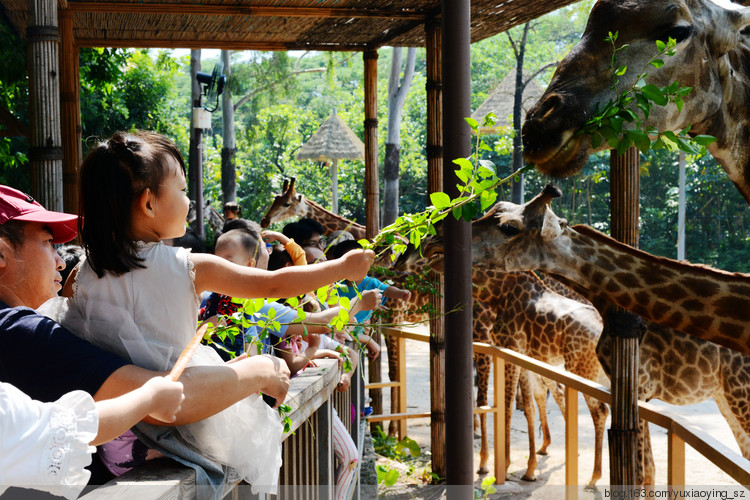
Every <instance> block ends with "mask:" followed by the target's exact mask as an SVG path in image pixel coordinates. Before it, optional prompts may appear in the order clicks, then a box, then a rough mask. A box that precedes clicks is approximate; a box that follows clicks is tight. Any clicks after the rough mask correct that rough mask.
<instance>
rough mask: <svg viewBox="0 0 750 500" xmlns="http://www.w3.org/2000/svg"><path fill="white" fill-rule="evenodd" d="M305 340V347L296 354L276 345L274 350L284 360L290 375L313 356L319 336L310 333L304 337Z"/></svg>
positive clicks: (318, 342)
mask: <svg viewBox="0 0 750 500" xmlns="http://www.w3.org/2000/svg"><path fill="white" fill-rule="evenodd" d="M305 341H306V342H307V347H306V348H305V350H304V351H303V352H302V353H300V354H299V355H297V356H295V355H294V354H293V353H292V350H291V349H289V348H286V347H284V348H281V347H278V346H277V347H276V350H277V351H278V352H279V355H280V357H281V359H283V360H284V361H285V362H286V364H287V366H288V367H289V371H290V372H291V374H292V375H294V374H295V373H297V372H299V371H300V370H301V369H303V368H304V367H306V366H307V365H308V363H310V360H311V359H313V358H314V357H315V352H316V351H317V349H318V346H319V345H320V336H319V335H315V334H310V335H308V336H307V337H305Z"/></svg>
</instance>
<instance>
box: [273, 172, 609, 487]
mask: <svg viewBox="0 0 750 500" xmlns="http://www.w3.org/2000/svg"><path fill="white" fill-rule="evenodd" d="M303 199H304V198H303V196H302V195H298V194H297V193H296V192H295V190H294V179H292V181H291V182H290V183H287V182H286V181H285V183H284V189H283V193H282V194H280V195H277V196H276V198H275V200H274V203H273V205H272V206H271V208H270V209H269V210H268V212H267V214H266V216H264V218H263V220H264V221H266V220H268V221H269V222H268V224H270V223H271V222H280V221H283V220H286V218H288V217H294V216H296V215H301V214H303V213H305V212H304V210H303V209H300V208H299V207H298V206H297V205H299V204H301V203H302V200H303ZM274 207H277V208H274ZM278 207H283V210H282V208H278ZM318 207H319V205H318ZM319 210H321V211H322V212H327V211H326V210H325V209H323V208H322V207H320V208H319ZM328 214H330V212H328V213H327V214H321V215H323V218H325V219H326V220H330V221H332V222H334V221H337V222H338V224H340V225H339V226H335V225H329V226H326V230H327V231H328V230H330V231H331V232H332V231H336V230H339V229H344V228H346V227H350V225H351V223H350V221H348V220H346V219H344V218H343V217H339V216H334V217H335V218H334V217H328ZM330 215H333V214H330ZM311 216H314V217H317V216H315V215H311ZM404 262H405V261H404ZM393 268H394V271H396V272H398V273H400V278H399V276H393V275H389V277H390V278H393V279H394V280H396V281H400V282H403V277H404V276H406V275H412V276H416V275H420V274H421V273H422V271H423V268H421V267H418V266H412V267H410V268H408V269H404V268H399V267H398V264H395V265H394V266H393ZM513 277H514V276H511V275H509V276H504V277H503V278H502V280H503V283H504V284H505V285H506V287H507V288H509V289H512V288H513ZM517 278H518V280H519V281H518V286H524V285H525V284H528V283H530V282H531V283H534V284H535V287H534V288H533V293H530V294H529V295H530V296H537V295H538V294H539V289H538V288H537V287H538V280H529V278H528V277H527V276H524V275H523V274H519V275H518V276H517ZM477 281H478V283H482V287H481V290H483V291H482V292H478V293H481V297H477V300H476V301H475V303H474V317H475V328H474V330H473V331H474V333H473V340H474V341H475V342H486V343H490V344H495V345H504V344H500V343H498V340H497V338H496V337H493V332H494V330H495V323H496V322H497V320H498V314H497V311H500V310H504V309H505V308H506V306H509V304H510V303H509V301H507V299H505V298H503V296H502V294H500V293H499V292H497V293H495V294H494V296H493V293H492V292H490V290H495V289H496V288H495V284H490V281H489V278H488V277H487V276H477ZM522 282H523V283H522ZM490 285H491V286H490ZM412 288H413V289H412V299H411V301H410V304H408V306H406V305H405V307H395V308H392V309H391V310H390V311H389V317H390V319H389V321H390V322H391V323H394V324H404V323H413V322H422V321H425V320H427V319H428V313H427V311H426V309H425V306H427V305H428V304H429V294H428V293H429V292H426V291H423V290H421V289H420V287H412ZM476 289H477V290H480V288H479V287H478V286H477V288H476ZM571 293H572V292H571ZM499 301H504V302H503V303H502V304H498V302H499ZM532 303H533V301H532V300H531V299H529V302H528V303H527V304H526V305H525V307H533V306H530V305H529V304H532ZM518 309H524V305H519V306H518ZM535 314H540V313H539V311H537V310H531V309H529V310H528V311H527V312H526V318H527V320H528V321H527V323H528V324H530V325H535V327H536V328H537V329H538V330H539V331H541V328H540V326H541V325H543V324H546V323H547V319H546V318H537V317H535V316H534V315H535ZM545 314H546V311H545ZM576 314H578V313H574V314H573V316H575V315H576ZM506 320H507V319H506ZM594 323H595V322H594ZM509 324H513V325H516V324H518V323H517V321H516V322H514V321H513V320H509ZM597 328H598V330H597ZM520 331H521V330H518V331H517V332H516V333H517V334H519V332H520ZM600 331H601V325H598V326H594V327H593V328H592V331H591V335H592V336H594V335H595V336H598V335H599V333H600ZM385 341H386V349H387V352H388V374H389V377H390V378H391V380H393V379H394V378H395V377H396V368H397V367H396V358H395V352H396V350H395V345H393V344H394V342H393V341H392V339H390V338H389V337H387V336H386V338H385ZM595 343H596V340H595V339H594V340H593V344H587V346H588V347H590V346H591V345H594V346H595ZM592 352H593V351H592ZM583 357H587V358H588V359H590V360H595V356H594V355H593V354H587V355H585V356H583ZM476 361H477V405H478V406H485V405H487V403H488V397H487V394H488V386H489V373H490V359H489V356H487V355H482V354H479V355H477V356H476ZM581 364H583V363H581ZM591 371H592V373H593V370H591ZM511 375H513V376H511ZM584 376H585V375H584ZM591 376H592V377H593V376H594V375H591ZM513 378H515V380H516V382H520V383H521V387H522V393H523V394H524V395H525V396H526V397H524V398H523V411H524V414H525V416H526V420H527V423H528V426H529V462H528V464H527V470H526V472H525V474H524V479H528V480H531V479H533V473H534V470H535V469H536V465H537V461H536V453H539V454H546V449H547V447H548V446H549V443H550V441H551V438H550V432H549V426H548V425H547V421H546V419H547V415H546V401H545V400H544V394H545V393H544V392H542V391H540V390H538V389H540V384H539V382H538V381H537V380H536V379H535V378H534V377H530V376H529V375H527V372H526V371H525V370H523V371H522V373H516V374H513V373H511V372H510V371H509V372H508V373H507V374H506V394H510V399H508V398H507V396H506V405H510V401H511V400H512V399H513V394H514V393H515V387H514V388H513V393H511V392H510V390H509V389H508V384H509V383H510V381H511V380H513ZM595 380H596V378H595ZM516 385H517V384H516ZM545 385H548V386H549V385H550V384H545ZM550 388H551V389H552V393H553V395H554V396H555V400H556V402H557V403H558V405H560V407H561V408H562V404H563V402H562V394H561V392H560V391H559V390H557V388H556V387H552V386H550ZM532 396H533V400H534V401H536V403H537V406H538V408H539V413H540V421H541V423H542V432H543V443H542V446H541V448H540V449H539V451H538V452H537V451H536V449H535V448H536V446H535V439H534V436H535V429H534V410H533V406H532V404H531V401H532ZM397 401H398V393H396V392H395V391H391V408H395V407H396V405H397ZM607 411H608V410H607V409H606V406H604V407H603V409H602V408H597V409H596V410H595V413H596V417H594V413H592V418H594V422H595V427H596V428H597V429H599V430H600V432H599V433H598V434H597V439H596V441H597V442H598V443H599V444H598V446H597V448H596V449H597V450H598V454H597V457H598V458H597V459H596V460H595V470H594V473H593V474H592V479H591V481H590V484H593V483H594V482H595V481H596V480H598V479H599V478H600V477H601V448H602V446H601V442H602V439H603V433H604V421H605V420H606V417H607ZM601 415H603V417H602V416H601ZM510 416H511V412H510V411H507V410H506V436H507V437H509V431H510ZM479 421H480V435H481V447H480V464H479V470H478V472H479V473H480V474H482V473H486V472H487V471H488V470H487V460H488V458H489V446H488V442H487V428H486V416H485V415H484V414H482V415H480V417H479ZM391 424H392V425H391V426H390V429H389V433H391V434H395V430H396V429H395V424H394V423H393V422H392V423H391ZM509 443H510V440H509V439H506V450H505V451H506V465H509V464H510V448H509Z"/></svg>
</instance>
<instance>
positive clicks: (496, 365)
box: [492, 355, 506, 484]
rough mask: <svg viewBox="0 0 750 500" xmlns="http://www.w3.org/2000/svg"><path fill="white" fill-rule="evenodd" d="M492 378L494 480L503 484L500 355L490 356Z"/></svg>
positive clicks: (503, 375)
mask: <svg viewBox="0 0 750 500" xmlns="http://www.w3.org/2000/svg"><path fill="white" fill-rule="evenodd" d="M492 360H493V362H492V370H493V372H494V373H493V379H494V391H495V397H494V404H495V409H494V412H493V417H494V418H493V425H494V428H495V446H494V453H495V482H496V483H497V484H505V467H506V465H505V360H504V359H503V358H501V357H500V356H496V355H495V356H493V357H492Z"/></svg>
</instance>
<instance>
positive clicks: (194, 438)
mask: <svg viewBox="0 0 750 500" xmlns="http://www.w3.org/2000/svg"><path fill="white" fill-rule="evenodd" d="M139 246H140V250H139V255H140V256H141V257H142V258H143V259H144V261H143V264H144V265H145V266H146V268H145V269H135V270H133V271H130V272H128V273H125V274H124V275H122V276H113V275H112V274H110V273H107V274H105V276H104V277H102V278H98V277H97V276H96V273H95V272H94V271H93V270H92V269H91V267H90V266H89V265H88V264H87V263H86V261H85V260H84V261H83V262H82V263H81V265H80V267H79V271H78V275H77V277H76V282H75V284H74V295H73V298H72V299H70V300H59V299H52V301H49V302H47V303H45V304H44V305H43V306H42V308H40V309H39V312H40V313H41V314H44V315H46V316H49V317H51V318H52V319H54V320H56V321H58V322H59V323H62V324H63V326H65V327H66V328H68V329H69V330H71V331H72V332H73V333H75V334H76V335H78V336H80V337H83V338H84V339H86V340H88V341H89V342H91V343H93V344H95V345H98V346H100V347H102V348H104V349H106V350H108V351H112V352H115V353H116V354H118V355H120V356H122V357H123V358H125V359H129V360H131V361H132V362H133V363H134V364H135V365H137V366H141V367H143V368H148V369H151V370H160V371H161V370H168V369H170V368H171V367H172V365H173V364H174V363H175V361H176V360H177V358H178V357H179V355H180V353H181V352H182V350H183V349H184V348H185V346H186V345H187V344H188V342H189V341H190V339H191V338H192V337H193V336H194V335H195V331H196V328H197V322H198V305H199V303H198V296H197V295H196V293H195V287H194V284H193V278H194V271H193V265H192V261H191V260H190V251H189V250H186V249H184V248H175V247H170V246H166V245H164V244H162V243H139ZM223 363H224V362H223V361H222V360H221V358H220V357H219V355H218V354H216V352H215V351H214V350H213V349H212V348H210V347H208V346H204V345H200V346H199V347H198V350H197V351H196V353H195V355H194V356H193V359H192V361H191V362H190V365H220V364H223ZM177 429H178V430H179V432H180V434H181V435H182V436H183V437H184V438H185V440H186V441H187V442H189V443H190V444H192V445H194V446H195V447H196V448H198V449H199V450H200V451H201V453H203V454H204V455H205V456H207V457H209V458H211V459H212V460H215V461H217V462H219V463H221V464H224V465H228V466H230V467H231V468H233V469H235V471H237V472H238V474H239V476H240V477H241V478H243V479H245V480H246V481H247V482H248V483H250V484H251V485H253V491H254V492H256V493H271V494H273V493H275V492H276V486H277V484H278V473H279V467H280V466H281V436H282V431H283V427H282V425H281V421H280V417H279V415H278V412H277V411H276V410H274V409H272V408H270V407H269V406H268V405H267V404H266V403H265V402H263V400H262V399H261V398H260V397H259V396H258V395H257V394H255V395H252V396H250V397H248V398H246V399H244V400H242V401H240V402H238V403H236V404H235V405H233V406H231V407H229V408H227V409H226V410H224V411H222V412H220V413H218V414H216V415H214V416H212V417H209V418H207V419H205V420H202V421H200V422H196V423H193V424H188V425H184V426H180V427H178V428H177Z"/></svg>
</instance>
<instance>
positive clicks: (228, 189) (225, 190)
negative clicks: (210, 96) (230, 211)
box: [221, 50, 237, 203]
mask: <svg viewBox="0 0 750 500" xmlns="http://www.w3.org/2000/svg"><path fill="white" fill-rule="evenodd" d="M221 62H222V63H224V75H226V77H227V79H230V78H231V74H232V68H231V66H230V60H229V51H228V50H222V51H221ZM221 118H222V131H223V138H224V147H222V148H221V194H222V199H223V200H224V203H227V202H229V201H236V200H237V181H236V174H235V171H236V164H235V155H236V154H237V148H236V147H235V135H234V105H233V104H232V90H231V89H230V88H229V87H226V88H225V89H224V92H223V93H222V94H221Z"/></svg>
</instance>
